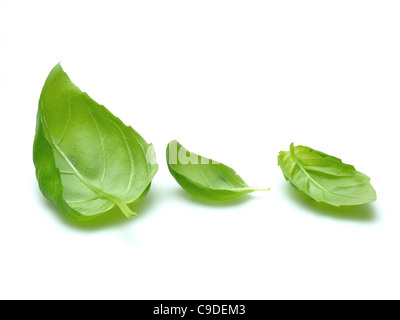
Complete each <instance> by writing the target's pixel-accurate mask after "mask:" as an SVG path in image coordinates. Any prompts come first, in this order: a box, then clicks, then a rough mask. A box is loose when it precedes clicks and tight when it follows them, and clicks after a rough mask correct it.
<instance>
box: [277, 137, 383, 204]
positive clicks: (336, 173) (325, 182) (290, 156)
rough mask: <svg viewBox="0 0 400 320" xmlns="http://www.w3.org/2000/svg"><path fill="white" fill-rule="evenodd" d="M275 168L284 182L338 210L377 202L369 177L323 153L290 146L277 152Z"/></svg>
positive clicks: (303, 147)
mask: <svg viewBox="0 0 400 320" xmlns="http://www.w3.org/2000/svg"><path fill="white" fill-rule="evenodd" d="M278 165H279V166H280V167H281V169H282V172H283V175H284V176H285V178H286V180H288V181H290V183H291V184H292V185H293V186H295V187H296V188H297V189H299V190H301V191H302V192H304V193H305V194H307V195H308V196H310V197H311V198H313V199H314V200H316V201H318V202H325V203H327V204H330V205H333V206H337V207H339V206H344V205H346V206H351V205H360V204H365V203H369V202H373V201H375V200H376V193H375V190H374V188H373V187H372V185H371V184H370V178H369V177H367V176H366V175H365V174H363V173H361V172H358V171H356V169H355V168H354V167H353V166H351V165H348V164H345V163H343V162H342V160H340V159H338V158H335V157H333V156H330V155H327V154H325V153H323V152H320V151H317V150H314V149H311V148H309V147H305V146H296V147H295V146H293V143H292V144H291V145H290V151H281V152H280V153H279V156H278Z"/></svg>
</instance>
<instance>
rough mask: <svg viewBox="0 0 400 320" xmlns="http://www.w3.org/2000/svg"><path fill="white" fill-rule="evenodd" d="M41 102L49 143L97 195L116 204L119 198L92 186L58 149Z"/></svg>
mask: <svg viewBox="0 0 400 320" xmlns="http://www.w3.org/2000/svg"><path fill="white" fill-rule="evenodd" d="M41 103H42V110H43V117H42V119H43V124H44V126H45V127H46V131H47V132H48V134H49V138H50V143H51V144H52V146H53V147H54V148H55V149H56V150H57V152H58V153H59V154H60V156H61V157H62V158H63V159H64V160H65V162H67V164H68V166H69V167H70V168H71V170H72V171H73V172H74V174H75V175H76V176H77V177H78V178H79V179H80V180H81V181H82V182H83V183H84V184H85V185H86V186H87V187H88V188H90V189H92V190H93V191H94V192H96V193H97V194H98V195H100V197H102V198H105V199H108V200H110V201H112V202H113V203H114V204H116V205H118V204H119V203H120V202H121V200H119V199H118V198H117V197H115V196H113V195H111V194H109V193H107V192H104V191H103V190H101V189H99V188H97V187H96V186H94V185H93V184H92V183H90V182H89V181H87V180H86V179H85V177H84V176H82V174H81V173H80V172H79V171H78V169H76V168H75V166H74V165H73V164H72V163H71V161H70V160H69V159H68V157H67V156H66V155H65V153H64V152H63V151H62V150H61V149H60V147H59V146H58V145H57V144H56V143H55V140H54V137H53V135H52V134H51V131H50V129H49V125H48V123H47V120H46V114H45V108H44V106H43V101H41Z"/></svg>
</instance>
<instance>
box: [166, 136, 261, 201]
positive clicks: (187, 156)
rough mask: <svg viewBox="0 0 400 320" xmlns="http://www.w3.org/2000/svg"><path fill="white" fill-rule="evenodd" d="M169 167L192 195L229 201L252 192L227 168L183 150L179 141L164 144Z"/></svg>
mask: <svg viewBox="0 0 400 320" xmlns="http://www.w3.org/2000/svg"><path fill="white" fill-rule="evenodd" d="M167 163H168V169H169V171H170V172H171V174H172V176H173V177H174V178H175V180H176V181H177V182H178V183H179V185H180V186H181V187H182V188H183V189H184V190H185V191H186V192H188V193H189V194H191V195H192V196H193V197H196V198H200V199H206V200H216V201H222V200H228V199H231V198H235V197H237V196H240V195H242V194H245V193H251V192H253V191H266V190H269V189H263V188H251V187H249V186H248V185H247V184H246V182H244V181H243V179H242V178H241V177H240V176H239V175H238V174H237V173H236V172H235V171H234V170H233V169H231V168H230V167H228V166H226V165H224V164H222V163H218V162H216V161H214V160H211V159H208V158H204V157H202V156H199V155H197V154H195V153H193V152H189V151H188V150H186V149H185V148H184V147H183V146H182V145H181V144H180V143H179V142H178V141H176V140H173V141H171V142H170V143H169V144H168V146H167Z"/></svg>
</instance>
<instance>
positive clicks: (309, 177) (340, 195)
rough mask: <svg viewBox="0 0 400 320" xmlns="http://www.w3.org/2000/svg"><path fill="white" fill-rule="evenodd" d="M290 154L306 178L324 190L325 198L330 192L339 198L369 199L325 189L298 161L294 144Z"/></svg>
mask: <svg viewBox="0 0 400 320" xmlns="http://www.w3.org/2000/svg"><path fill="white" fill-rule="evenodd" d="M290 154H291V155H292V158H293V159H294V161H295V162H296V165H297V166H298V167H299V168H300V170H301V171H302V172H303V173H304V174H305V175H306V177H307V178H308V179H309V180H310V181H311V182H313V183H314V184H315V185H317V186H318V187H319V188H321V189H322V191H323V192H324V198H325V192H328V193H330V194H333V195H335V196H339V197H343V198H350V199H367V198H361V197H352V196H348V195H344V194H339V193H335V192H332V191H330V190H328V189H326V188H324V187H323V186H321V185H320V184H319V183H318V182H317V181H315V180H314V179H313V178H312V177H311V176H310V175H309V174H308V173H307V171H306V170H305V169H304V167H303V166H302V165H301V163H300V161H299V160H298V159H297V157H296V155H295V153H294V146H293V144H291V146H290Z"/></svg>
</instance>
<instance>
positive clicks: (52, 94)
mask: <svg viewBox="0 0 400 320" xmlns="http://www.w3.org/2000/svg"><path fill="white" fill-rule="evenodd" d="M150 158H151V159H153V160H154V159H155V156H154V149H153V146H152V145H151V144H148V143H147V142H146V141H145V140H144V139H143V138H142V137H141V136H140V135H139V134H138V133H137V132H136V131H135V130H133V129H132V128H131V127H128V126H126V125H125V124H123V123H122V121H121V120H119V119H118V118H117V117H115V116H114V115H112V114H111V112H110V111H108V110H107V109H106V108H105V107H104V106H102V105H99V104H97V103H96V102H95V101H93V100H92V99H91V98H90V97H89V96H88V95H87V94H86V93H84V92H82V91H81V90H80V89H79V88H78V87H76V86H75V85H74V84H73V83H72V82H71V80H70V79H69V77H68V76H67V74H66V73H65V72H64V71H63V69H62V68H61V66H60V64H58V65H57V66H55V67H54V69H53V70H52V71H51V72H50V74H49V76H48V78H47V80H46V82H45V84H44V86H43V89H42V93H41V95H40V100H39V109H38V113H37V124H36V135H35V140H34V146H33V161H34V164H35V167H36V177H37V180H38V183H39V187H40V190H41V191H42V193H43V194H44V196H45V197H46V198H48V199H50V200H51V201H53V202H54V203H55V205H56V206H57V207H58V209H59V210H60V211H61V212H62V213H63V214H64V215H65V216H66V217H68V218H69V219H71V220H74V221H88V220H92V219H94V218H96V217H98V216H100V215H102V214H104V213H105V212H107V211H109V210H110V209H112V208H113V207H114V206H117V207H119V208H120V209H121V211H122V213H124V214H125V215H126V216H127V217H131V216H134V215H136V214H135V213H134V212H132V210H131V209H130V208H129V207H128V204H130V203H133V202H136V201H138V200H139V199H141V198H142V197H143V196H144V195H145V194H146V193H147V192H148V190H149V188H150V184H151V180H152V179H153V177H154V175H155V174H156V172H157V169H158V165H157V164H156V163H155V161H149V159H150Z"/></svg>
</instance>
